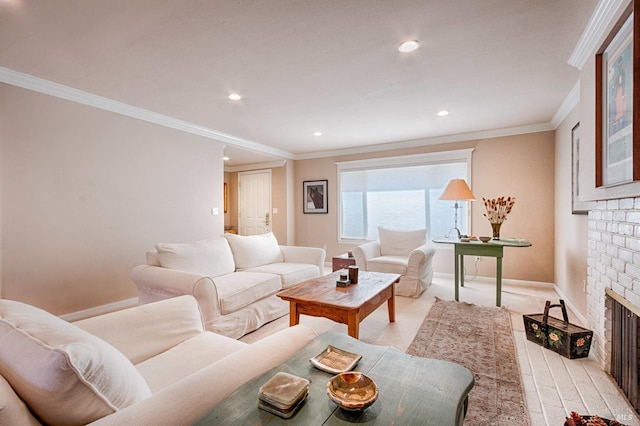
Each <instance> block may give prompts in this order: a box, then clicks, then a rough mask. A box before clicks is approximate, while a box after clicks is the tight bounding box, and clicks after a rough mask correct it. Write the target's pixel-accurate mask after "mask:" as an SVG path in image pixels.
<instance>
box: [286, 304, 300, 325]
mask: <svg viewBox="0 0 640 426" xmlns="http://www.w3.org/2000/svg"><path fill="white" fill-rule="evenodd" d="M299 323H300V312H298V304H297V303H296V302H289V327H293V326H294V325H298V324H299Z"/></svg>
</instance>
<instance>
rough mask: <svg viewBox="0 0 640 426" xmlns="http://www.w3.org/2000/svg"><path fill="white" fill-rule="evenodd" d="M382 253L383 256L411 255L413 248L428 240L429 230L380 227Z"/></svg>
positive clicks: (379, 235)
mask: <svg viewBox="0 0 640 426" xmlns="http://www.w3.org/2000/svg"><path fill="white" fill-rule="evenodd" d="M378 237H379V238H378V239H379V241H380V254H381V255H383V256H409V254H410V253H411V252H412V251H413V249H415V248H417V247H420V246H421V245H423V244H424V243H425V242H426V241H427V230H426V229H417V230H415V231H393V230H391V229H385V228H382V227H378Z"/></svg>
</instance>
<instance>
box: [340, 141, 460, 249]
mask: <svg viewBox="0 0 640 426" xmlns="http://www.w3.org/2000/svg"><path fill="white" fill-rule="evenodd" d="M472 151H473V150H471V149H465V150H457V151H446V152H439V153H432V154H420V155H410V156H403V157H389V158H378V159H375V160H360V161H347V162H341V163H337V167H338V186H339V197H338V198H339V199H338V202H339V211H340V224H339V227H338V229H339V239H340V240H376V239H378V226H382V227H383V228H389V229H397V230H411V229H420V228H426V229H428V230H429V236H430V238H437V237H442V236H444V235H446V234H447V233H448V232H449V231H450V230H451V229H452V228H453V215H454V211H453V204H454V203H453V202H452V201H440V200H438V197H440V194H441V193H442V191H443V190H444V188H445V186H447V184H448V183H449V181H450V180H451V179H455V178H462V179H465V180H466V181H467V182H469V176H470V175H471V152H472ZM468 204H469V203H465V202H462V203H460V206H461V209H460V211H459V218H458V221H459V222H458V223H459V228H460V229H461V230H462V232H463V233H465V232H466V230H468V229H469V212H468Z"/></svg>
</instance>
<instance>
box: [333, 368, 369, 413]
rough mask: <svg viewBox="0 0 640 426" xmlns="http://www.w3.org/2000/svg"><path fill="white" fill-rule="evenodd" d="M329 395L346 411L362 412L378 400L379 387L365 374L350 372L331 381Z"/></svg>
mask: <svg viewBox="0 0 640 426" xmlns="http://www.w3.org/2000/svg"><path fill="white" fill-rule="evenodd" d="M327 395H329V399H331V401H333V402H335V403H336V404H338V406H339V407H341V408H343V409H345V410H349V411H360V410H364V409H365V408H367V407H368V406H370V405H371V404H373V403H374V402H375V401H376V399H378V385H376V383H375V382H374V381H373V380H371V378H370V377H368V376H366V375H365V374H363V373H359V372H357V371H349V372H346V373H341V374H338V375H337V376H335V377H333V378H332V379H331V380H329V383H327Z"/></svg>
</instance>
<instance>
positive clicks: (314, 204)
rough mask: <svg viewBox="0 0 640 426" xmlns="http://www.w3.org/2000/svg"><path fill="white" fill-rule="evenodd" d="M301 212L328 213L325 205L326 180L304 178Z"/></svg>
mask: <svg viewBox="0 0 640 426" xmlns="http://www.w3.org/2000/svg"><path fill="white" fill-rule="evenodd" d="M302 191H303V200H304V204H303V206H302V212H303V213H328V212H329V208H328V207H329V206H328V205H327V181H326V180H305V181H304V182H302Z"/></svg>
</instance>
